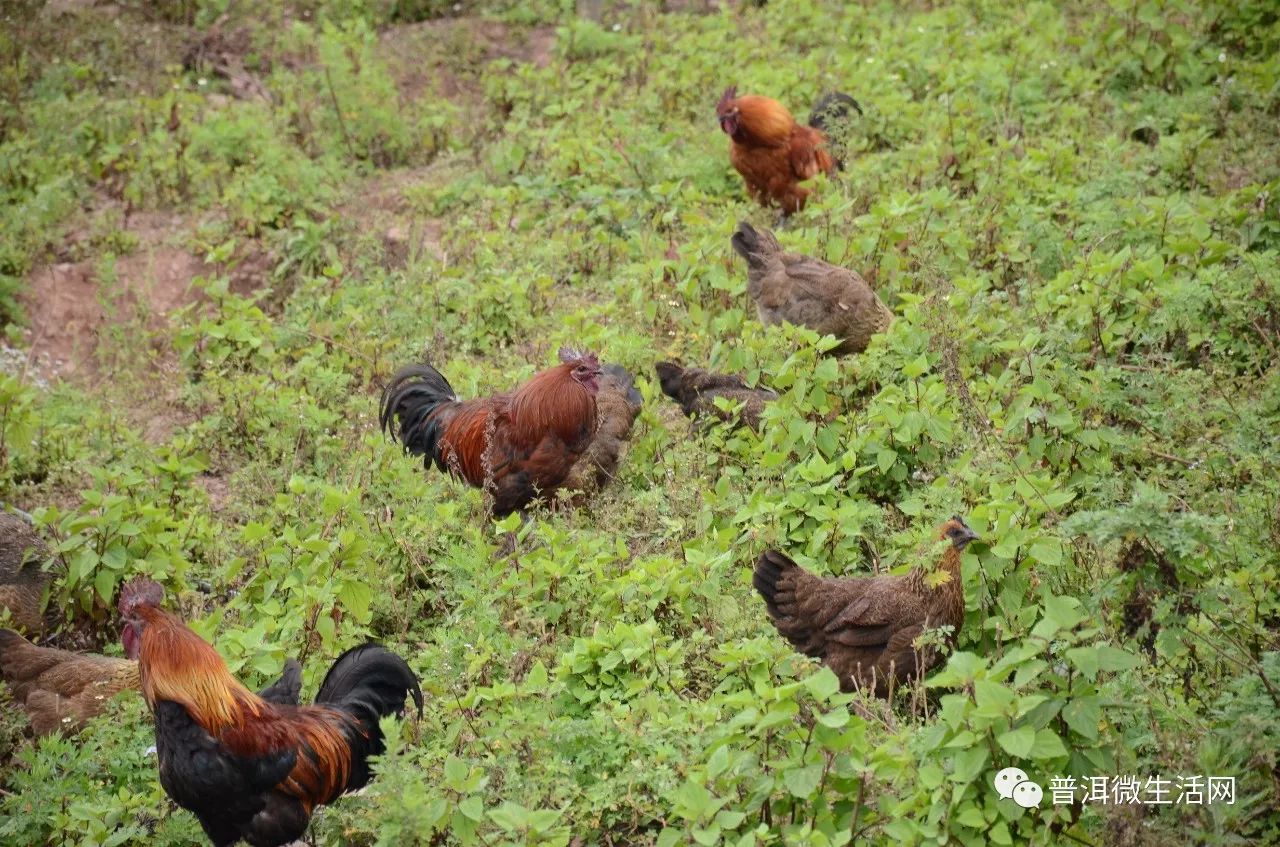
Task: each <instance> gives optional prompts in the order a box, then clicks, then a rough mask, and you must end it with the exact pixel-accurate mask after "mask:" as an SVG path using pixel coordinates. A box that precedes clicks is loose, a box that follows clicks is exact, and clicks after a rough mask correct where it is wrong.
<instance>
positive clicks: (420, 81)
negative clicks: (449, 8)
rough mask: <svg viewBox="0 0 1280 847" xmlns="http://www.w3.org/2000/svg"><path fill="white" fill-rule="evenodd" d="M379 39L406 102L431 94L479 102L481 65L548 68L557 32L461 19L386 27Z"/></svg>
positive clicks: (480, 95)
mask: <svg viewBox="0 0 1280 847" xmlns="http://www.w3.org/2000/svg"><path fill="white" fill-rule="evenodd" d="M380 39H381V42H382V48H383V51H384V55H386V56H387V57H388V59H389V60H390V64H391V67H392V70H393V72H394V73H395V76H396V85H397V88H398V89H399V91H400V96H401V97H402V98H404V99H405V100H407V101H410V102H412V101H416V100H418V99H420V98H422V97H423V96H424V95H427V94H434V95H435V96H437V97H443V98H446V99H448V100H454V101H478V100H480V99H482V98H483V89H482V87H481V85H480V75H481V74H482V72H483V70H484V66H485V65H488V64H489V63H490V62H493V61H496V60H498V59H508V60H510V61H513V62H521V63H525V64H531V65H534V66H536V67H539V68H545V67H547V66H548V65H550V64H551V56H552V51H553V49H554V48H555V43H556V32H555V29H554V28H553V27H550V26H537V27H523V28H522V27H517V26H512V25H510V24H507V23H504V22H502V21H493V20H487V19H485V18H477V17H460V18H447V19H442V20H434V21H423V22H422V23H415V24H405V25H403V26H396V27H391V28H390V29H387V30H385V31H384V32H382V33H381V35H380Z"/></svg>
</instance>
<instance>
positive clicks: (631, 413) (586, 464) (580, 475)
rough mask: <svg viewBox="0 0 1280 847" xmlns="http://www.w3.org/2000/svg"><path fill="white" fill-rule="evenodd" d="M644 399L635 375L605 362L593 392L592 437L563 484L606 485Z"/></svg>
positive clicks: (595, 487)
mask: <svg viewBox="0 0 1280 847" xmlns="http://www.w3.org/2000/svg"><path fill="white" fill-rule="evenodd" d="M642 403H643V398H642V397H641V396H640V392H639V391H637V390H636V387H635V378H634V377H633V376H632V375H631V374H629V373H627V371H625V370H624V369H622V368H621V367H619V366H617V365H606V366H605V369H604V375H603V376H602V377H601V379H600V390H599V392H598V393H597V394H596V415H597V418H598V423H597V425H596V434H595V438H593V439H592V441H591V446H590V447H588V448H587V451H586V452H585V453H584V454H583V455H582V457H581V458H580V459H578V461H577V462H576V463H575V464H574V466H573V470H572V471H570V473H569V476H568V478H567V479H566V480H565V486H566V487H568V488H572V489H577V490H579V491H583V492H589V491H596V490H599V489H601V488H603V487H604V486H606V485H607V484H608V483H609V481H610V480H612V479H613V476H614V474H615V473H616V472H617V470H618V462H619V460H620V458H621V455H622V449H623V445H624V444H626V442H627V441H628V440H629V439H630V438H631V427H632V426H633V425H634V424H635V420H636V416H637V415H639V414H640V407H641V405H642Z"/></svg>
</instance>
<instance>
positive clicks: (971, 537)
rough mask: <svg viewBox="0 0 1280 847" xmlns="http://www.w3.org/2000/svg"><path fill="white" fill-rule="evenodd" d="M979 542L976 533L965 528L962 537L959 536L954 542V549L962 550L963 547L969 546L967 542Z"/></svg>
mask: <svg viewBox="0 0 1280 847" xmlns="http://www.w3.org/2000/svg"><path fill="white" fill-rule="evenodd" d="M981 540H982V538H981V537H980V536H979V535H978V533H976V532H974V531H973V530H971V529H969V527H967V526H966V527H965V528H964V535H962V536H960V538H959V539H957V541H956V547H958V548H960V549H961V550H963V549H964V548H965V547H968V546H969V542H971V541H981Z"/></svg>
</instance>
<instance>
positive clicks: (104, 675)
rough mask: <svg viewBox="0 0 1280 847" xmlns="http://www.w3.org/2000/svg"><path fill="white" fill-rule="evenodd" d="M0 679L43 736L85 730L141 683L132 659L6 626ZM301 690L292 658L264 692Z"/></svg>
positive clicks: (275, 696)
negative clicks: (36, 639) (46, 641)
mask: <svg viewBox="0 0 1280 847" xmlns="http://www.w3.org/2000/svg"><path fill="white" fill-rule="evenodd" d="M0 679H3V680H4V681H5V682H6V683H7V684H8V686H9V690H10V692H11V693H12V694H13V699H14V700H15V701H16V702H17V703H18V704H19V705H20V706H22V709H23V711H25V712H26V713H27V718H28V720H30V721H31V729H32V730H34V731H35V733H36V734H37V735H47V734H48V733H51V732H56V731H58V730H61V729H71V730H78V729H81V728H83V727H84V725H85V724H86V723H88V722H89V721H90V720H92V719H93V718H96V717H97V716H98V715H100V714H102V712H103V710H104V709H106V707H107V704H108V703H110V702H111V699H112V698H113V697H115V696H116V695H117V694H119V693H120V692H122V691H137V690H138V689H139V687H140V685H141V683H140V681H139V677H138V663H137V662H135V661H133V660H132V659H117V658H115V657H113V656H100V655H97V654H94V653H73V652H71V651H69V650H58V649H57V648H54V647H37V646H36V645H34V644H32V643H31V642H30V641H28V640H27V639H25V638H23V637H22V636H21V635H19V634H18V633H16V632H14V631H13V630H11V629H0ZM301 690H302V666H301V665H299V664H298V662H297V660H296V659H288V660H287V661H286V662H285V664H284V673H283V674H282V675H281V677H280V679H278V680H277V681H275V682H273V683H272V684H271V685H269V686H267V687H266V688H264V689H262V690H261V691H259V692H258V696H259V697H261V698H262V699H263V700H267V701H269V702H271V703H278V704H280V705H293V706H296V705H298V693H299V692H300V691H301Z"/></svg>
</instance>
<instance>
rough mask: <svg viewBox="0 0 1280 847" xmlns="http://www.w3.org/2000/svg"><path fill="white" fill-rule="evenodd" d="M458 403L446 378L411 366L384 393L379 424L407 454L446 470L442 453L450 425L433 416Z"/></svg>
mask: <svg viewBox="0 0 1280 847" xmlns="http://www.w3.org/2000/svg"><path fill="white" fill-rule="evenodd" d="M456 402H458V398H457V396H456V395H455V394H454V393H453V386H452V385H450V384H449V380H447V379H445V378H444V374H442V373H440V371H438V370H436V369H435V368H433V367H431V366H430V365H407V366H406V367H403V368H401V369H400V370H398V371H396V372H395V374H394V375H393V376H392V377H391V379H390V381H388V382H387V387H386V388H384V389H383V390H382V400H381V403H380V406H381V414H380V415H379V419H378V420H379V424H380V425H381V427H382V431H383V432H385V433H387V434H388V435H390V436H391V437H392V438H394V439H395V440H397V441H399V442H400V443H401V444H402V445H403V446H404V449H405V452H406V453H412V454H413V455H415V456H422V457H423V458H424V461H425V462H426V463H427V464H428V465H430V463H431V462H432V461H434V462H435V463H436V465H437V466H439V467H443V464H442V463H441V462H440V456H439V449H440V439H441V438H442V437H443V436H444V427H445V423H446V422H445V421H443V420H441V419H440V416H433V413H434V412H435V411H436V409H438V408H440V407H441V406H443V405H446V404H449V403H456ZM397 421H398V422H399V424H400V426H399V430H397V429H396V422H397Z"/></svg>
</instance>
